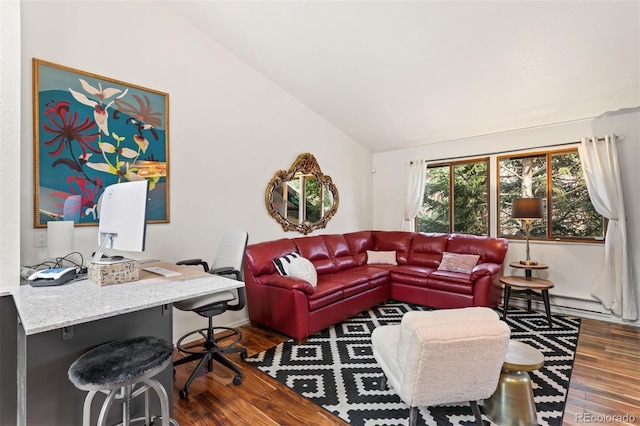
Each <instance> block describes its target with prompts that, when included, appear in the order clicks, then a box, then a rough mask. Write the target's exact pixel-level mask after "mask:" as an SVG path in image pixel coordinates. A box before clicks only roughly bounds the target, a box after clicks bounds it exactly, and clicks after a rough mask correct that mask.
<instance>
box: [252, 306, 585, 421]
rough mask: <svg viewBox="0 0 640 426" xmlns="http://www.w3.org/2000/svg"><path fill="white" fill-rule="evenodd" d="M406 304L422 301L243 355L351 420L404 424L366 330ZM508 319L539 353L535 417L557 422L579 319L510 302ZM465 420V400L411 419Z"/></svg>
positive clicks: (404, 413)
mask: <svg viewBox="0 0 640 426" xmlns="http://www.w3.org/2000/svg"><path fill="white" fill-rule="evenodd" d="M410 310H429V308H425V307H422V306H417V305H411V304H406V303H401V302H393V301H391V302H387V303H386V304H384V305H380V306H376V307H374V308H372V309H370V310H368V311H366V312H362V313H360V314H358V315H357V316H355V317H353V318H350V319H348V320H347V321H344V322H341V323H339V324H336V325H335V326H332V327H329V328H327V329H325V330H322V331H321V332H319V333H317V334H314V335H313V336H310V337H309V339H308V340H307V342H306V343H305V344H303V345H295V344H294V343H293V341H292V340H289V341H286V342H284V343H281V344H279V345H277V346H275V347H273V348H271V349H268V350H266V351H264V352H261V353H259V354H256V355H253V356H251V357H249V358H247V359H246V361H247V362H249V363H251V364H253V365H254V366H256V367H257V368H258V369H260V370H261V371H263V372H265V373H267V374H268V375H270V376H271V377H274V378H275V379H276V380H278V381H279V382H280V383H282V384H284V385H286V386H287V387H289V388H291V389H293V390H294V391H296V392H297V393H299V394H300V395H302V396H304V397H306V398H307V399H309V400H310V401H312V402H313V403H315V404H317V405H319V406H322V407H324V408H325V409H327V410H328V411H330V412H332V413H333V414H335V415H336V416H338V417H340V418H342V419H343V420H344V421H346V422H348V423H349V424H351V425H361V426H365V425H367V426H373V425H375V426H378V425H389V426H396V425H406V424H408V419H409V407H408V405H406V404H405V403H403V402H402V401H401V400H400V398H399V397H398V396H397V394H396V393H395V391H393V389H385V390H381V389H380V385H379V383H380V379H381V377H382V370H381V369H380V368H379V367H378V364H377V363H376V361H375V359H374V357H373V353H372V348H371V332H372V331H373V329H374V328H376V327H378V326H380V325H385V324H397V323H399V322H400V320H401V318H402V315H403V314H404V313H405V312H408V311H410ZM498 312H499V313H500V314H501V315H502V312H501V311H500V310H499V309H498ZM507 323H508V324H509V326H510V328H511V338H512V339H517V340H519V341H521V342H524V343H527V344H529V345H531V346H533V347H535V348H537V349H539V350H540V351H541V352H542V353H543V354H544V358H545V364H544V366H543V367H542V368H541V369H540V370H538V371H534V372H532V373H530V375H531V380H532V382H533V393H534V400H535V403H536V410H537V412H538V422H539V423H540V424H541V425H549V426H552V425H553V426H556V425H558V426H559V425H561V424H562V416H563V413H564V405H565V401H566V398H567V389H568V387H569V379H570V378H571V369H572V368H573V360H574V356H575V348H576V344H577V341H578V332H579V330H580V319H579V318H576V317H568V316H559V315H554V316H553V324H554V326H553V328H549V326H548V322H547V319H546V317H545V316H544V315H542V314H539V313H536V312H532V313H527V312H526V311H523V310H518V309H515V308H510V309H509V314H508V316H507ZM481 402H482V401H481ZM481 409H482V406H481ZM483 419H484V420H485V425H486V424H492V423H490V422H489V420H488V419H487V418H486V416H484V415H483ZM472 424H475V422H474V417H473V414H472V412H471V408H470V406H469V403H468V402H464V403H460V404H455V403H454V404H448V405H441V406H435V407H420V417H419V418H418V425H438V426H440V425H472Z"/></svg>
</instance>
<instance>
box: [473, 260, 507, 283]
mask: <svg viewBox="0 0 640 426" xmlns="http://www.w3.org/2000/svg"><path fill="white" fill-rule="evenodd" d="M501 269H502V266H501V265H498V264H497V263H480V264H479V265H476V266H474V268H473V270H472V271H471V281H475V280H477V279H478V278H480V277H482V276H485V275H494V274H497V273H499V272H500V270H501Z"/></svg>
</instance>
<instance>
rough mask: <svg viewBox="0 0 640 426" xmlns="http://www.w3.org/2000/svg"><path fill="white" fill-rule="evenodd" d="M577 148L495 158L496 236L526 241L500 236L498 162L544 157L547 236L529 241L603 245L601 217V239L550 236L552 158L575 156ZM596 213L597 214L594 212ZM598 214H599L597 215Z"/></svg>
mask: <svg viewBox="0 0 640 426" xmlns="http://www.w3.org/2000/svg"><path fill="white" fill-rule="evenodd" d="M577 153H578V148H577V147H573V148H562V149H554V150H551V149H550V150H542V151H531V152H520V153H508V154H504V155H497V156H496V235H497V236H498V237H500V238H507V239H509V240H522V241H524V240H525V239H526V236H522V237H519V236H512V235H502V233H501V226H500V225H501V223H500V194H501V190H500V185H501V180H500V161H501V160H505V159H519V158H527V157H542V156H544V157H545V162H546V171H545V173H546V176H545V179H546V190H545V199H544V202H545V207H546V208H545V215H546V216H545V219H546V228H547V229H546V234H547V236H546V237H544V238H542V237H535V236H529V240H530V241H555V242H571V243H587V244H604V242H605V238H606V234H607V226H608V220H607V218H606V217H604V216H603V229H602V237H575V236H570V237H568V236H558V235H552V232H551V231H552V222H551V217H552V210H553V209H552V207H553V201H552V190H553V186H552V185H553V182H552V180H553V173H550V171H551V167H552V161H551V159H552V157H553V156H554V155H562V154H577ZM596 213H597V212H596ZM598 214H599V213H598Z"/></svg>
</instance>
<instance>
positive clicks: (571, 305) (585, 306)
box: [513, 294, 611, 318]
mask: <svg viewBox="0 0 640 426" xmlns="http://www.w3.org/2000/svg"><path fill="white" fill-rule="evenodd" d="M549 298H550V302H551V311H554V308H556V309H555V310H556V311H561V310H562V309H571V310H574V311H580V312H585V313H589V314H597V315H601V316H603V317H605V318H610V317H611V314H609V312H607V311H605V310H604V308H603V307H602V305H601V304H600V302H599V301H597V300H593V299H585V298H582V297H574V296H562V295H557V294H549ZM513 299H514V302H515V301H516V300H517V301H518V302H517V304H518V305H519V306H523V307H525V306H526V302H525V299H518V298H517V296H515V297H514V298H513ZM532 303H533V306H535V309H536V310H541V311H544V304H543V303H542V302H541V301H537V300H534V301H532Z"/></svg>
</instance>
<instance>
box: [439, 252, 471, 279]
mask: <svg viewBox="0 0 640 426" xmlns="http://www.w3.org/2000/svg"><path fill="white" fill-rule="evenodd" d="M479 259H480V256H478V255H477V254H458V253H449V252H446V251H445V252H444V253H443V254H442V262H440V266H438V271H449V272H461V273H463V274H470V273H471V271H472V270H473V267H474V266H476V265H477V264H478V260H479Z"/></svg>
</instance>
